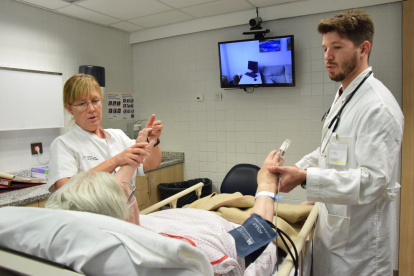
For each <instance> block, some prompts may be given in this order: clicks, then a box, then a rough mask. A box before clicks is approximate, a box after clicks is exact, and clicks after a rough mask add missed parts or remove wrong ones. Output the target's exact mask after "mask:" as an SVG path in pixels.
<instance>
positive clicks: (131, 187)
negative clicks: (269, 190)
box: [122, 182, 137, 204]
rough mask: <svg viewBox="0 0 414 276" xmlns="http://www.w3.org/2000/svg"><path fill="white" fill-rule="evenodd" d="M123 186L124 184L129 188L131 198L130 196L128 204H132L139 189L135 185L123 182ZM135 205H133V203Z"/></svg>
mask: <svg viewBox="0 0 414 276" xmlns="http://www.w3.org/2000/svg"><path fill="white" fill-rule="evenodd" d="M122 184H124V186H125V187H126V188H127V190H128V193H129V196H128V201H127V203H128V204H130V203H131V200H132V199H133V198H134V196H135V192H136V191H137V188H136V187H135V184H134V183H127V182H122ZM132 204H133V203H132Z"/></svg>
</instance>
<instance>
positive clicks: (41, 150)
mask: <svg viewBox="0 0 414 276" xmlns="http://www.w3.org/2000/svg"><path fill="white" fill-rule="evenodd" d="M36 147H39V153H40V154H42V153H43V147H42V143H32V144H30V149H31V150H32V155H36V154H37V151H36Z"/></svg>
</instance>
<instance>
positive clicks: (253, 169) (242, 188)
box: [220, 164, 260, 196]
mask: <svg viewBox="0 0 414 276" xmlns="http://www.w3.org/2000/svg"><path fill="white" fill-rule="evenodd" d="M259 170H260V168H259V167H258V166H256V165H252V164H238V165H235V166H234V167H233V168H231V170H230V171H229V172H228V173H227V174H226V176H225V177H224V180H223V183H221V187H220V193H222V194H223V193H227V194H232V193H235V192H240V193H242V194H243V195H252V196H254V195H255V194H256V190H257V173H258V171H259Z"/></svg>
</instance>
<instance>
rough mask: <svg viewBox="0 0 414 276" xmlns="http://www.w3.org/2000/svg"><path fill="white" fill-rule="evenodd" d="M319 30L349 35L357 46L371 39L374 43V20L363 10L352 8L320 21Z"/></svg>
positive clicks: (343, 35)
mask: <svg viewBox="0 0 414 276" xmlns="http://www.w3.org/2000/svg"><path fill="white" fill-rule="evenodd" d="M318 32H319V33H320V34H326V33H329V32H336V33H337V34H339V35H340V36H342V37H347V38H348V39H349V40H351V41H352V42H353V43H354V45H355V46H356V47H358V46H360V45H361V44H362V42H364V41H369V42H370V43H371V45H372V42H373V38H374V22H372V19H371V17H370V16H369V15H368V14H367V13H366V12H365V11H363V10H358V9H355V10H350V11H347V12H344V13H340V14H337V15H335V16H334V17H331V18H326V19H323V20H322V21H321V22H319V25H318Z"/></svg>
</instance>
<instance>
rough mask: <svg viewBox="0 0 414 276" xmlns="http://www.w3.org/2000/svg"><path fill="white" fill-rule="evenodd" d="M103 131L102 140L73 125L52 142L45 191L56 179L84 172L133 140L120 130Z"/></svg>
mask: <svg viewBox="0 0 414 276" xmlns="http://www.w3.org/2000/svg"><path fill="white" fill-rule="evenodd" d="M104 133H105V139H102V138H99V137H98V136H97V135H95V134H93V133H90V132H88V131H86V130H84V129H83V128H81V127H80V126H78V125H76V124H75V126H74V128H73V129H72V130H71V131H70V132H68V133H66V134H65V135H62V136H59V137H57V138H56V139H55V140H54V141H53V143H52V144H51V145H50V161H49V179H48V184H47V187H48V188H49V191H51V192H53V191H54V186H53V184H55V182H56V181H58V180H59V179H62V178H66V177H72V176H74V175H75V174H77V173H78V172H83V171H88V170H90V169H92V168H94V167H96V166H98V165H99V164H101V163H102V162H104V161H105V160H107V159H109V158H111V157H113V156H115V155H117V154H118V153H120V152H122V151H124V150H125V149H127V148H129V147H130V146H132V145H133V144H135V140H133V139H130V138H128V137H127V136H126V135H125V133H124V132H123V131H122V130H120V129H105V130H104ZM141 166H142V165H141ZM133 179H135V177H133Z"/></svg>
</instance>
